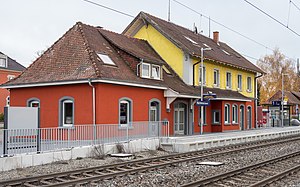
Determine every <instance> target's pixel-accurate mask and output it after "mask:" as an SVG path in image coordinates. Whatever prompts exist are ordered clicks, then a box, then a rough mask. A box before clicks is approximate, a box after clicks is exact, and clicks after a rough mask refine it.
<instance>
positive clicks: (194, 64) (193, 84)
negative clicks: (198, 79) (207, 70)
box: [193, 60, 201, 87]
mask: <svg viewBox="0 0 300 187" xmlns="http://www.w3.org/2000/svg"><path fill="white" fill-rule="evenodd" d="M199 63H201V60H200V61H198V62H196V63H195V64H193V86H194V87H195V66H196V65H197V64H199Z"/></svg>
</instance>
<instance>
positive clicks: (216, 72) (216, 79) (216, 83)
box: [214, 69, 220, 87]
mask: <svg viewBox="0 0 300 187" xmlns="http://www.w3.org/2000/svg"><path fill="white" fill-rule="evenodd" d="M214 86H216V87H219V86H220V72H219V70H218V69H214Z"/></svg>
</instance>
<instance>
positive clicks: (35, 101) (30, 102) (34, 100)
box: [27, 98, 40, 107]
mask: <svg viewBox="0 0 300 187" xmlns="http://www.w3.org/2000/svg"><path fill="white" fill-rule="evenodd" d="M27 106H28V107H40V100H39V99H38V98H30V99H28V100H27Z"/></svg>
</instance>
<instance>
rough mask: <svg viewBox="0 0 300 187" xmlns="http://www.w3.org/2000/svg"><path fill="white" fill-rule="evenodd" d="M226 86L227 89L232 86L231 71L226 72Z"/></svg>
mask: <svg viewBox="0 0 300 187" xmlns="http://www.w3.org/2000/svg"><path fill="white" fill-rule="evenodd" d="M226 88H227V89H231V88H232V74H231V72H226Z"/></svg>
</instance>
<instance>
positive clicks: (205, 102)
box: [196, 99, 210, 106]
mask: <svg viewBox="0 0 300 187" xmlns="http://www.w3.org/2000/svg"><path fill="white" fill-rule="evenodd" d="M209 104H210V101H209V99H205V100H203V101H201V99H198V101H197V102H196V105H197V106H209Z"/></svg>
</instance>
